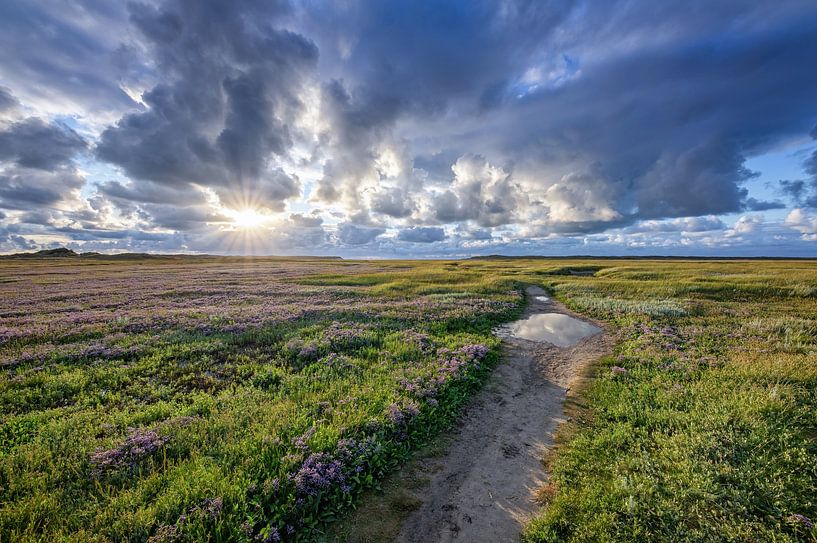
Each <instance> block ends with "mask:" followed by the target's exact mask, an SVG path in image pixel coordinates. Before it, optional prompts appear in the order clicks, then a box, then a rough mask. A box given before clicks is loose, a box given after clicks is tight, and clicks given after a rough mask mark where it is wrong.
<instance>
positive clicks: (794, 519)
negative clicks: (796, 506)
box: [787, 513, 814, 530]
mask: <svg viewBox="0 0 817 543" xmlns="http://www.w3.org/2000/svg"><path fill="white" fill-rule="evenodd" d="M787 520H788V521H789V522H791V523H794V524H800V525H801V526H803V527H804V528H806V529H808V530H811V529H812V528H814V522H813V521H812V520H811V519H810V518H808V517H807V516H806V515H801V514H800V513H794V514H791V515H789V516H788V518H787Z"/></svg>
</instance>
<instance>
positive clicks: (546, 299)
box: [534, 296, 550, 302]
mask: <svg viewBox="0 0 817 543" xmlns="http://www.w3.org/2000/svg"><path fill="white" fill-rule="evenodd" d="M534 298H535V299H536V300H539V301H540V302H549V301H550V297H548V296H534Z"/></svg>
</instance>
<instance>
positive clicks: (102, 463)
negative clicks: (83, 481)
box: [91, 428, 170, 475]
mask: <svg viewBox="0 0 817 543" xmlns="http://www.w3.org/2000/svg"><path fill="white" fill-rule="evenodd" d="M168 441H170V438H169V437H163V436H160V435H159V434H157V433H156V431H154V430H145V429H141V428H128V436H127V438H125V441H124V442H123V443H122V444H121V445H120V446H118V447H114V448H113V449H100V450H97V451H96V452H94V453H93V454H92V455H91V466H92V469H93V472H94V474H95V475H99V474H102V473H104V472H106V471H111V470H117V469H120V468H123V467H135V466H136V465H137V464H138V463H139V462H140V461H141V460H143V459H144V458H147V457H148V456H150V455H152V454H153V453H155V452H156V451H158V450H159V449H161V448H162V447H163V446H164V445H165V444H166V443H167V442H168Z"/></svg>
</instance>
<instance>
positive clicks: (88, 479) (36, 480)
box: [0, 258, 817, 542]
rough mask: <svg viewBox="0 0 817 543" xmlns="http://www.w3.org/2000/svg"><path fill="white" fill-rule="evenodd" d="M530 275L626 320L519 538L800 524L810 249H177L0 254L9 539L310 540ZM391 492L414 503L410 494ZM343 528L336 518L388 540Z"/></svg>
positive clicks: (433, 428)
mask: <svg viewBox="0 0 817 543" xmlns="http://www.w3.org/2000/svg"><path fill="white" fill-rule="evenodd" d="M525 284H536V285H540V286H542V287H544V288H546V289H548V290H549V291H550V292H552V293H553V294H554V295H555V296H556V297H558V298H559V299H561V300H562V301H564V302H565V303H566V304H568V305H569V306H570V307H572V308H573V309H575V310H577V311H579V312H582V313H585V314H587V315H589V316H592V317H595V318H598V319H602V320H605V321H607V322H608V323H610V325H611V329H612V330H613V333H615V334H617V336H616V337H617V340H618V341H617V346H616V351H615V354H614V356H613V357H612V358H610V359H605V360H603V361H601V362H600V363H599V364H598V366H597V367H596V369H595V374H594V375H593V376H591V378H590V379H589V381H588V383H587V384H586V386H585V387H584V388H582V392H581V394H580V395H579V396H576V397H573V398H571V402H572V406H571V410H573V411H574V413H573V414H574V416H573V421H572V422H571V423H568V424H566V425H564V426H563V427H562V429H561V431H560V439H559V447H558V450H557V454H556V455H555V456H554V457H553V458H551V459H550V467H551V469H552V477H551V481H550V486H549V487H548V488H547V489H545V490H544V491H543V492H542V495H543V496H548V497H549V501H548V504H547V506H546V507H545V508H544V509H543V511H542V514H541V515H540V516H539V517H538V518H536V519H535V520H534V521H532V522H531V523H530V525H529V526H528V527H527V529H526V531H525V534H524V539H525V540H526V541H528V542H544V541H576V542H578V541H611V542H612V541H780V542H784V541H811V540H814V538H815V536H817V533H815V532H814V531H813V530H811V531H810V530H808V529H807V528H806V527H805V525H804V524H803V523H802V522H800V521H799V520H798V518H799V517H797V516H796V515H805V516H807V517H810V518H812V519H814V518H815V517H817V503H815V498H814V496H817V467H816V466H817V298H816V297H815V292H817V266H815V264H814V263H813V262H804V261H791V262H785V261H769V262H757V261H752V262H749V261H730V262H715V261H703V262H695V261H654V262H649V261H614V260H599V261H592V260H576V261H566V260H558V261H555V260H554V261H548V260H514V259H509V260H473V261H460V262H417V261H395V262H378V263H366V262H355V261H343V262H334V261H320V260H287V259H213V258H209V259H206V258H190V259H184V258H172V259H150V260H146V261H141V260H136V261H133V262H118V261H117V262H114V261H111V262H108V261H104V260H100V261H94V262H86V261H82V262H77V263H68V262H53V261H49V262H39V261H27V262H25V263H24V264H20V263H15V262H5V263H3V264H2V265H0V294H2V297H0V298H2V301H0V335H2V334H7V335H8V337H10V338H11V339H9V340H8V341H6V342H5V343H3V344H0V359H2V360H3V361H4V362H3V366H2V376H1V377H0V541H26V542H29V541H31V542H33V541H95V542H107V541H134V542H145V541H154V542H158V541H212V542H218V541H255V540H257V539H258V538H259V537H260V538H261V539H264V538H265V537H267V536H269V535H270V534H271V533H272V530H274V529H275V530H283V529H284V528H285V527H286V526H287V525H290V526H293V528H294V532H293V533H292V534H290V535H287V534H286V533H284V534H283V538H284V540H295V541H314V540H318V541H320V540H322V539H326V538H327V537H328V536H327V535H326V533H327V527H328V526H331V525H332V524H334V523H335V521H336V520H337V519H339V518H343V517H345V515H347V514H348V512H349V511H350V510H351V509H352V508H353V507H355V506H356V505H359V506H360V507H361V508H362V509H361V511H370V512H373V514H380V513H377V512H378V511H381V513H382V508H379V507H378V504H377V503H372V502H371V499H372V496H373V495H374V496H376V495H375V494H372V493H371V492H370V490H371V489H372V488H375V487H377V486H378V485H380V484H381V483H382V482H383V481H384V480H386V481H387V482H386V483H385V484H386V485H387V486H388V485H389V482H388V481H389V480H388V479H385V478H386V477H387V476H388V475H389V474H391V473H394V471H395V469H396V468H397V467H398V466H400V465H401V464H403V463H404V461H405V459H406V458H407V457H409V455H410V454H411V452H412V451H416V450H417V449H418V448H422V447H423V446H426V445H427V444H428V443H429V442H430V441H431V442H432V443H434V442H435V441H433V440H434V439H435V438H436V437H439V436H440V433H441V432H443V434H444V433H445V432H446V429H447V428H449V427H450V425H451V424H452V423H454V422H455V421H456V418H457V415H458V413H459V412H460V409H461V407H462V406H463V405H464V404H465V402H467V401H468V399H469V398H470V396H471V395H472V394H473V392H474V391H475V390H477V388H478V387H479V386H480V385H481V383H482V382H483V381H484V380H485V379H486V378H487V377H488V376H489V373H490V369H491V367H492V365H493V364H494V363H495V362H496V360H497V356H498V351H497V346H498V341H497V340H496V338H494V337H493V335H492V331H491V330H492V327H493V326H495V325H496V324H497V323H499V322H503V321H506V320H509V319H512V318H514V317H515V316H517V315H518V314H519V311H520V310H521V308H520V306H519V305H518V304H519V302H520V300H521V298H520V296H519V290H520V288H521V287H522V286H523V285H525ZM290 315H292V316H290ZM250 321H252V322H253V323H254V324H253V326H251V327H248V328H247V327H244V325H245V324H246V323H247V322H250ZM20 323H26V324H25V326H30V327H31V329H32V330H31V333H30V334H26V335H19V334H17V332H18V331H19V330H18V329H17V328H15V327H19V326H23V324H20ZM334 323H340V327H341V328H343V329H351V330H352V331H353V333H349V334H348V337H347V335H344V334H338V333H337V331H335V332H333V331H332V330H335V328H337V325H335V324H334ZM333 327H335V328H333ZM409 333H420V334H425V335H426V336H427V337H428V338H429V341H430V347H429V348H421V347H420V345H419V344H417V343H413V342H412V341H408V340H407V339H406V338H407V336H406V335H405V334H409ZM333 334H335V336H333ZM333 337H335V339H332V338H333ZM476 343H481V344H484V345H486V346H488V347H489V349H490V354H489V356H488V358H487V360H486V363H485V364H483V365H481V366H479V367H477V366H474V367H471V368H470V369H468V371H466V372H465V373H463V374H462V375H461V378H459V379H457V380H455V381H453V382H452V383H450V385H447V386H446V388H443V389H441V390H440V395H439V397H438V398H437V399H438V400H439V403H438V404H437V405H433V404H432V403H430V402H427V401H426V400H425V399H418V398H417V397H415V396H412V395H411V394H409V393H408V392H407V390H406V389H405V388H404V385H402V384H401V382H402V381H403V380H409V381H410V380H412V379H414V378H417V377H420V378H422V379H426V378H428V377H429V376H431V375H434V374H435V372H436V371H438V366H439V364H440V363H441V362H440V361H441V360H444V359H445V357H446V356H448V355H446V354H444V353H446V352H447V351H446V349H457V348H459V347H461V346H463V345H467V344H476ZM100 345H102V346H103V347H105V348H106V349H108V353H107V354H104V355H102V354H98V353H97V351H95V350H94V349H97V348H99V346H100ZM89 349H90V350H89ZM330 352H335V353H336V354H338V355H340V358H338V359H337V360H335V359H331V360H330V359H328V358H327V357H328V356H329V353H330ZM612 366H619V367H622V368H624V369H626V372H621V371H618V372H615V373H614V372H613V371H612V370H611V367H612ZM415 401H416V402H417V405H418V407H419V412H418V414H417V415H416V417H414V418H412V419H411V420H410V421H409V422H408V423H406V424H403V423H401V424H396V423H392V422H389V418H388V417H389V409H390V406H391V405H399V406H406V405H408V403H410V402H415ZM128 428H136V429H139V430H140V431H142V432H153V433H154V434H155V436H156V438H157V439H159V440H160V441H161V443H160V446H159V447H157V450H156V451H155V452H154V453H151V454H149V455H143V456H140V457H139V460H138V461H137V462H134V463H133V464H132V465H129V466H126V467H122V466H119V467H117V468H116V469H112V470H104V469H103V470H101V469H100V468H99V467H98V466H97V465H96V464H95V463H94V462H93V461H92V458H93V457H94V454H96V453H97V451H99V450H112V449H116V448H118V447H124V446H125V444H126V443H127V439H128V437H127V436H128V435H129V434H128V432H129V430H128ZM154 434H150V435H154ZM303 436H306V437H305V441H306V447H307V449H306V451H307V452H305V451H304V450H302V449H300V448H299V446H297V445H296V443H297V442H298V439H299V438H300V437H303ZM349 437H351V438H354V439H359V440H362V439H372V440H374V442H375V443H376V444H377V446H376V448H375V449H374V450H373V451H372V452H369V453H367V456H366V457H365V462H364V463H363V464H361V465H363V466H364V469H363V470H362V471H361V473H360V474H359V475H356V476H355V479H354V481H351V483H352V484H351V487H352V488H351V490H350V491H349V492H343V491H341V490H340V489H339V488H337V487H331V488H329V489H327V490H326V491H322V492H321V493H320V494H319V495H318V496H311V497H307V498H304V496H299V495H298V494H297V492H296V491H295V489H294V486H293V483H292V482H291V479H290V476H291V475H292V474H293V473H294V472H295V471H297V470H298V468H299V466H301V464H302V462H304V460H305V458H307V457H308V456H309V455H310V454H327V455H334V454H337V450H338V444H339V440H340V439H342V438H349ZM276 479H278V481H279V482H280V483H281V487H280V488H278V486H276V485H277V483H274V481H275V480H276ZM384 495H385V496H386V497H387V498H384V499H388V500H389V501H390V503H391V505H390V506H389V507H390V508H391V509H395V510H399V511H402V514H403V516H404V514H405V512H406V511H409V510H410V509H411V508H412V507H414V506H415V505H416V504H413V503H408V502H406V500H405V499H403V498H404V496H403V497H401V493H400V492H399V488H398V489H396V490H394V491H393V492H391V493H389V492H388V491H387V492H386V494H384ZM361 496H366V498H364V499H363V500H362V502H361ZM299 498H300V499H301V500H302V501H301V502H297V500H298V499H299ZM356 518H357V521H355V519H354V518H353V519H352V524H351V526H354V525H355V524H354V522H360V518H361V517H360V516H358V517H356ZM401 518H402V517H401V516H400V515H397V516H395V517H394V519H393V521H389V522H386V523H385V524H381V525H383V526H386V527H387V531H388V533H392V532H394V530H396V529H397V527H398V526H399V522H400V519H401ZM364 523H365V522H364ZM343 526H346V527H347V528H348V526H350V525H349V524H345V525H343ZM343 526H341V527H340V528H338V530H337V531H334V532H332V533H333V534H341V535H338V536H333V537H335V538H341V539H342V538H343V537H344V536H343V535H342V534H347V536H348V538H353V536H357V535H359V536H360V537H358V540H361V541H362V540H376V539H377V538H378V537H381V536H379V535H377V534H373V535H372V534H369V535H366V534H365V533H360V534H357V533H355V534H352V535H349V532H348V531H347V532H344V528H343ZM389 526H390V527H389ZM384 537H385V536H384Z"/></svg>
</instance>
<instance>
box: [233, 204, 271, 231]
mask: <svg viewBox="0 0 817 543" xmlns="http://www.w3.org/2000/svg"><path fill="white" fill-rule="evenodd" d="M228 214H229V215H230V218H231V219H232V220H233V226H235V227H236V228H241V229H245V230H251V229H253V228H258V227H260V226H263V224H264V222H266V220H267V218H268V217H267V216H266V215H264V214H263V213H259V212H258V211H257V210H255V209H252V208H250V207H248V208H244V209H236V210H230V211H229V212H228Z"/></svg>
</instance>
